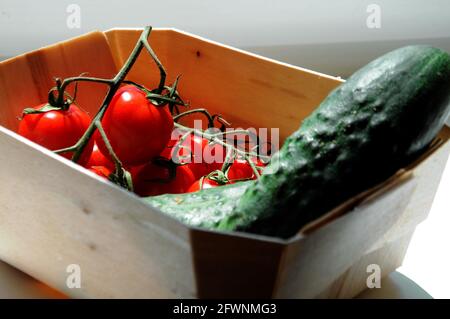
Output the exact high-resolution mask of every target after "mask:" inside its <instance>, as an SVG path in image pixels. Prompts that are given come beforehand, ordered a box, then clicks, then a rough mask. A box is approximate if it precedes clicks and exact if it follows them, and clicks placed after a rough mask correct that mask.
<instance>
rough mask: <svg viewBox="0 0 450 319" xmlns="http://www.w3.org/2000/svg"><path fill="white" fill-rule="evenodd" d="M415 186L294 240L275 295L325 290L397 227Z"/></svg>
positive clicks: (409, 184) (303, 295)
mask: <svg viewBox="0 0 450 319" xmlns="http://www.w3.org/2000/svg"><path fill="white" fill-rule="evenodd" d="M414 186H415V182H414V179H413V178H411V179H408V180H407V181H405V182H404V183H402V184H399V185H397V186H396V187H394V188H393V189H391V191H389V192H387V193H384V194H382V195H381V196H379V197H375V198H373V199H372V200H370V201H368V202H365V203H363V204H361V205H360V206H358V207H357V208H356V209H355V210H353V211H352V212H350V213H348V214H346V215H344V216H342V217H340V218H338V219H337V220H335V221H334V222H332V223H329V224H326V225H324V226H323V227H321V228H319V229H317V230H316V231H315V232H313V233H311V234H309V235H308V236H307V237H305V238H304V239H302V240H298V241H293V242H292V243H291V244H290V245H289V246H288V249H287V251H286V255H285V256H284V263H283V265H282V267H281V268H280V275H279V278H278V283H277V290H276V292H275V296H276V297H279V298H288V297H289V298H313V297H315V296H317V295H319V294H320V293H321V292H323V291H325V290H326V289H327V287H329V285H330V284H332V283H333V282H335V280H337V279H338V278H339V277H340V276H341V275H342V274H343V273H344V272H345V271H346V270H347V269H349V268H350V267H351V266H352V265H353V264H354V263H355V262H357V261H358V260H359V259H360V258H361V256H364V255H365V254H366V252H367V251H368V250H369V249H370V248H371V247H372V245H373V243H374V242H376V241H377V240H378V238H380V237H381V236H383V234H385V233H386V232H387V231H388V230H389V229H390V228H391V227H393V225H395V224H396V222H397V221H398V220H399V218H400V217H401V216H402V213H403V211H404V209H405V208H406V206H407V204H408V201H409V199H410V197H411V194H412V192H413V191H414Z"/></svg>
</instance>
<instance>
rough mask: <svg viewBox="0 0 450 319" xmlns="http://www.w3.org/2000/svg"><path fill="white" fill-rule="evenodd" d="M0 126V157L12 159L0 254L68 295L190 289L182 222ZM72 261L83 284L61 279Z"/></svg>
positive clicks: (167, 293) (3, 198) (0, 210)
mask: <svg viewBox="0 0 450 319" xmlns="http://www.w3.org/2000/svg"><path fill="white" fill-rule="evenodd" d="M0 133H1V134H0V149H2V152H0V162H1V163H9V164H8V165H1V166H0V175H1V176H2V183H1V191H0V233H1V234H2V240H1V241H0V259H2V260H4V261H6V262H8V263H10V264H12V265H14V266H15V267H17V268H19V269H21V270H22V271H24V272H26V273H28V274H30V275H31V276H33V277H35V278H38V279H39V280H41V281H43V282H45V283H48V284H49V285H50V286H52V287H54V288H56V289H58V290H60V291H62V292H64V293H66V294H67V295H70V296H72V297H99V298H111V297H113V298H117V297H149V298H152V297H153V298H157V297H167V298H169V297H176V296H185V297H189V296H191V297H192V296H194V290H195V285H194V282H193V280H194V278H193V270H192V261H191V253H190V246H189V236H188V229H187V228H186V227H185V226H183V225H181V224H180V223H179V222H177V221H175V220H173V219H171V218H169V217H167V216H166V215H163V214H160V213H158V212H157V211H155V210H153V209H152V208H151V207H150V206H148V205H147V204H146V203H145V202H143V201H140V200H138V199H137V197H136V196H134V195H132V194H131V193H129V192H126V191H124V190H122V189H120V188H118V187H116V186H115V185H112V184H111V183H108V182H106V181H104V180H103V179H101V178H99V177H97V176H95V174H92V173H90V172H89V173H88V171H86V170H85V169H83V168H81V167H79V166H77V165H75V164H73V163H71V162H70V161H67V160H65V159H64V160H61V158H60V157H59V156H57V155H54V154H53V153H51V152H50V151H48V150H46V149H44V148H42V147H38V146H36V145H35V144H33V143H31V142H29V141H27V140H26V139H24V138H21V137H20V136H17V135H16V134H14V133H11V132H9V131H7V130H6V129H5V128H3V127H0ZM11 158H14V159H15V160H14V161H11V160H10V159H11ZM24 181H26V182H24ZM19 194H21V195H20V196H19ZM70 264H78V265H79V266H80V267H81V274H82V277H81V278H82V281H81V289H69V288H68V287H67V286H66V278H67V276H68V273H67V272H66V268H67V266H68V265H70Z"/></svg>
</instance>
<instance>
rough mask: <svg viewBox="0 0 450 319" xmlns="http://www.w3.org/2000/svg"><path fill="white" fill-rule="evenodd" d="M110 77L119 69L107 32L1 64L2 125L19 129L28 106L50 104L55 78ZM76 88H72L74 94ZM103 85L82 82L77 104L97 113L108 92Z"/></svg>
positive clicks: (59, 44)
mask: <svg viewBox="0 0 450 319" xmlns="http://www.w3.org/2000/svg"><path fill="white" fill-rule="evenodd" d="M83 72H88V75H89V76H92V77H106V78H110V77H112V76H113V75H114V74H115V73H116V67H115V64H114V61H113V58H112V56H111V53H110V49H109V46H108V42H107V41H106V38H105V36H104V34H103V33H101V32H91V33H88V34H86V35H83V36H80V37H77V38H74V39H72V40H69V41H64V42H60V43H58V44H55V45H51V46H48V47H45V48H42V49H39V50H36V51H33V52H30V53H26V54H24V55H20V56H18V57H15V58H12V59H9V60H6V61H3V62H0V105H1V106H0V125H3V126H5V127H7V128H9V129H11V130H16V129H17V126H18V123H19V121H18V120H17V117H18V116H20V115H21V112H22V110H23V109H24V108H25V107H31V106H35V105H38V104H40V103H45V102H47V97H48V91H49V90H50V89H51V88H52V87H54V86H55V82H54V78H55V77H59V78H66V77H71V76H78V75H80V74H81V73H83ZM73 89H74V86H73V85H72V86H70V87H69V88H68V92H69V93H73ZM106 89H107V88H106V87H105V86H104V85H102V84H93V83H80V84H79V87H78V93H77V97H76V103H77V104H78V105H79V106H80V107H82V108H83V109H85V110H86V111H88V112H90V113H95V112H96V110H97V109H98V107H99V106H100V103H101V101H102V99H103V97H104V94H105V93H106Z"/></svg>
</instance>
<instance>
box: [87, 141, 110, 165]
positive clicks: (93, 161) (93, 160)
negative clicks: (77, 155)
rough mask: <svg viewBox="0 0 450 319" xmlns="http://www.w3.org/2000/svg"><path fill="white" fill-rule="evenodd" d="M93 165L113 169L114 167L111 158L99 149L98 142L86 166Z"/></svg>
mask: <svg viewBox="0 0 450 319" xmlns="http://www.w3.org/2000/svg"><path fill="white" fill-rule="evenodd" d="M92 166H105V167H107V168H109V169H111V170H113V169H114V163H113V162H111V161H110V160H109V159H107V158H106V156H105V155H103V153H102V152H100V150H99V149H98V146H97V143H94V147H93V149H92V154H91V157H90V158H89V161H88V162H87V164H86V167H92Z"/></svg>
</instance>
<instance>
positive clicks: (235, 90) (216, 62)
mask: <svg viewBox="0 0 450 319" xmlns="http://www.w3.org/2000/svg"><path fill="white" fill-rule="evenodd" d="M170 46H171V47H176V50H171V51H169V60H170V70H169V71H170V72H171V73H172V74H173V73H175V74H180V73H181V74H183V80H182V81H181V82H180V92H181V93H182V94H183V95H184V96H186V98H187V99H188V100H189V101H190V102H191V105H192V106H193V107H205V108H207V109H208V110H210V111H211V112H213V113H220V114H222V115H224V116H225V118H226V119H228V120H229V121H230V122H231V123H232V125H233V126H234V127H236V126H237V125H239V126H244V128H246V127H255V128H279V129H280V137H281V141H283V140H284V139H285V138H286V137H287V136H288V135H289V134H291V133H292V132H293V131H294V130H296V129H297V128H298V127H299V126H300V122H301V120H302V119H303V118H305V117H306V116H307V115H309V114H310V113H311V112H312V110H313V109H315V108H316V107H317V105H318V104H319V103H320V102H321V101H322V100H323V99H324V98H325V96H326V95H327V94H328V93H329V92H330V91H331V90H332V89H333V88H334V87H336V86H337V85H338V84H340V83H341V81H340V80H338V79H337V78H331V77H328V76H325V75H320V74H318V73H314V72H311V71H308V70H305V69H301V68H296V67H292V66H288V65H286V64H282V63H279V62H276V61H271V60H268V59H265V58H262V57H259V56H256V55H252V54H249V53H246V52H243V51H239V50H236V49H233V48H230V47H227V46H224V45H220V44H217V43H214V42H211V41H207V40H205V39H202V38H199V37H196V36H192V35H189V34H185V33H181V32H176V31H173V32H172V33H171V38H170ZM199 88H200V89H199Z"/></svg>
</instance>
